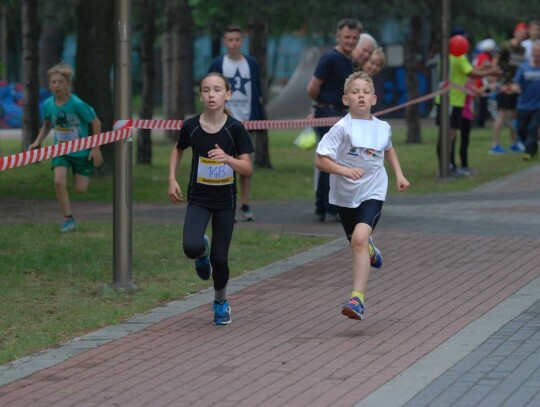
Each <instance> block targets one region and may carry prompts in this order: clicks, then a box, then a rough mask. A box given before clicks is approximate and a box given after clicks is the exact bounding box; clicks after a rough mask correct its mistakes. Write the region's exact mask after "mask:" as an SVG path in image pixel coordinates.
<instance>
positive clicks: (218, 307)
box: [212, 300, 232, 325]
mask: <svg viewBox="0 0 540 407" xmlns="http://www.w3.org/2000/svg"><path fill="white" fill-rule="evenodd" d="M212 311H214V325H229V324H230V323H231V322H232V319H231V306H230V305H229V302H228V301H227V300H225V302H224V303H221V304H220V303H218V302H215V301H214V302H213V304H212Z"/></svg>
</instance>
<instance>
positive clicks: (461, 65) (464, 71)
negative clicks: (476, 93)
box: [448, 55, 473, 107]
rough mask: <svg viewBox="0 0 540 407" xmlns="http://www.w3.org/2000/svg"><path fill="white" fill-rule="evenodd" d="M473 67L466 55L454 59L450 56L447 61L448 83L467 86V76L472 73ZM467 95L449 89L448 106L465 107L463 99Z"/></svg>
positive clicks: (460, 91)
mask: <svg viewBox="0 0 540 407" xmlns="http://www.w3.org/2000/svg"><path fill="white" fill-rule="evenodd" d="M472 70H473V67H472V65H471V63H470V62H469V60H468V59H467V56H466V55H461V56H459V57H455V56H453V55H450V60H449V73H448V75H449V77H450V78H449V79H450V82H452V83H455V84H456V85H459V86H463V87H465V85H466V84H467V79H468V75H469V74H470V73H471V72H472ZM466 96H467V94H466V93H465V92H464V91H462V90H458V89H454V88H450V92H449V103H450V106H455V107H463V106H465V97H466Z"/></svg>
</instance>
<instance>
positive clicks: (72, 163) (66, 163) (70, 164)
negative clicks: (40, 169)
mask: <svg viewBox="0 0 540 407" xmlns="http://www.w3.org/2000/svg"><path fill="white" fill-rule="evenodd" d="M54 167H66V168H67V169H69V168H71V169H72V171H73V174H79V175H84V176H85V177H91V176H92V175H93V174H94V161H93V160H89V159H88V156H84V157H73V156H71V155H61V156H59V157H54V158H53V159H52V164H51V168H53V169H54Z"/></svg>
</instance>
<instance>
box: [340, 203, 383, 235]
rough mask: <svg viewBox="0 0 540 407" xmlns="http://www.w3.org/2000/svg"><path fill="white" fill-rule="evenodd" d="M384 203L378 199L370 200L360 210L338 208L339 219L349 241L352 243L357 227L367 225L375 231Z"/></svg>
mask: <svg viewBox="0 0 540 407" xmlns="http://www.w3.org/2000/svg"><path fill="white" fill-rule="evenodd" d="M382 207H383V201H379V200H378V199H368V200H367V201H364V202H362V203H361V204H360V206H359V207H358V208H344V207H342V206H338V213H339V218H340V220H341V225H342V226H343V230H344V231H345V235H346V236H347V239H348V240H349V241H350V240H351V237H352V234H353V232H354V229H355V228H356V225H357V224H359V223H365V224H366V225H369V226H371V229H372V230H375V227H376V226H377V223H378V222H379V218H380V217H381V212H382Z"/></svg>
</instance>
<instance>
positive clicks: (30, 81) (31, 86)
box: [21, 0, 40, 151]
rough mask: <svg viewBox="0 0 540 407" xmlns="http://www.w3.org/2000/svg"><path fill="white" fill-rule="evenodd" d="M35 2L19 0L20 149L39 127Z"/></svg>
mask: <svg viewBox="0 0 540 407" xmlns="http://www.w3.org/2000/svg"><path fill="white" fill-rule="evenodd" d="M37 3H38V2H37V0H23V1H22V2H21V27H22V47H23V50H22V52H23V69H24V80H23V81H24V101H23V122H22V140H21V149H22V151H25V150H27V149H28V146H29V145H30V144H32V142H33V141H34V140H35V139H36V137H37V134H38V132H39V127H40V123H39V122H40V119H39V73H38V69H39V54H38V39H39V30H38V24H37Z"/></svg>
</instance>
